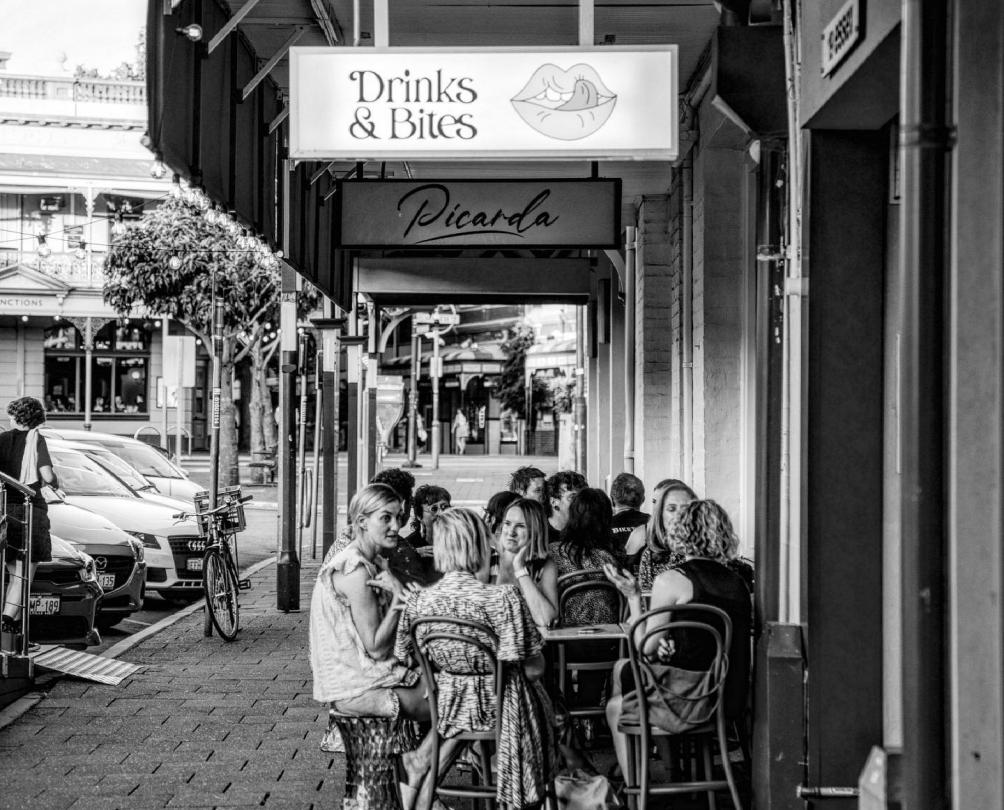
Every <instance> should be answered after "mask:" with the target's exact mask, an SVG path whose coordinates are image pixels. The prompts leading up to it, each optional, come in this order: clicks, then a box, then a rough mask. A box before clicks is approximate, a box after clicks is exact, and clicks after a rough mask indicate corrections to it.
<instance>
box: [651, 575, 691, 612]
mask: <svg viewBox="0 0 1004 810" xmlns="http://www.w3.org/2000/svg"><path fill="white" fill-rule="evenodd" d="M693 598H694V585H693V583H692V582H691V581H690V580H689V579H688V578H687V577H686V576H684V575H683V574H682V573H681V572H680V571H677V570H676V569H675V568H670V569H669V570H667V571H663V572H662V573H661V574H659V575H658V576H657V577H656V578H655V581H654V582H653V583H652V607H657V606H662V605H681V604H684V603H686V602H689V601H690V600H691V599H693Z"/></svg>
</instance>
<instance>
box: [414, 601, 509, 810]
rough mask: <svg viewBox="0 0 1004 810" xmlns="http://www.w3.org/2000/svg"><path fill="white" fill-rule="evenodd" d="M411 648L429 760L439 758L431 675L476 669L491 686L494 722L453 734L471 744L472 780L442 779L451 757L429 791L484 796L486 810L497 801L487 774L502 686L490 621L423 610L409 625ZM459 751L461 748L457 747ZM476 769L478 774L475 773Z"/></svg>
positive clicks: (497, 728)
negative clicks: (423, 701)
mask: <svg viewBox="0 0 1004 810" xmlns="http://www.w3.org/2000/svg"><path fill="white" fill-rule="evenodd" d="M410 633H411V640H412V648H413V649H414V651H415V657H416V658H417V659H418V664H419V667H420V668H421V671H422V677H423V678H424V679H425V683H426V684H427V685H428V692H427V699H428V701H429V715H430V720H431V722H432V729H433V731H434V732H435V734H434V735H433V747H432V761H433V762H434V763H439V751H440V745H441V740H440V735H439V702H438V698H439V690H438V688H437V687H436V676H437V675H439V674H441V673H445V674H450V675H460V676H470V675H481V676H484V677H490V678H491V681H492V684H493V686H494V691H495V707H496V710H495V726H494V728H492V729H490V730H488V731H469V732H463V733H461V734H459V735H457V738H458V739H460V740H463V741H464V742H466V743H468V746H469V747H470V748H471V749H472V750H473V752H474V754H475V757H476V762H477V768H476V770H475V772H474V778H475V780H477V781H476V783H475V784H473V785H455V784H450V785H446V784H443V781H444V778H445V777H446V776H447V774H448V773H449V771H450V768H451V767H452V766H453V764H454V762H455V761H456V758H454V759H453V760H452V761H451V762H449V763H447V767H446V768H443V769H442V771H441V772H440V771H439V770H438V769H437V771H436V781H435V787H434V790H433V794H434V796H439V797H445V796H448V797H451V798H463V799H473V800H475V801H478V800H480V801H482V802H485V803H486V805H487V807H488V808H489V810H491V809H492V808H494V806H495V801H496V785H495V783H494V780H493V779H492V768H491V749H492V744H493V743H496V742H497V741H498V737H499V731H500V729H501V726H502V692H503V689H504V687H505V665H504V663H503V662H501V661H499V660H498V657H497V656H496V654H495V651H496V649H498V636H497V635H496V634H495V631H493V630H492V629H491V628H490V627H488V626H487V625H485V624H482V623H480V622H475V621H470V620H468V619H458V618H453V617H451V616H422V617H421V618H419V619H417V620H416V621H414V622H413V623H412V625H411V629H410ZM456 753H457V754H458V755H459V753H460V751H457V752H456ZM479 772H480V778H479V776H478V773H479Z"/></svg>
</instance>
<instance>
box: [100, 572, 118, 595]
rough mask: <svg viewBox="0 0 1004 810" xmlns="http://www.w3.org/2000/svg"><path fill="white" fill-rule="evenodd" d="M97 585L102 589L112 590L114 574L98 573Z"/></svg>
mask: <svg viewBox="0 0 1004 810" xmlns="http://www.w3.org/2000/svg"><path fill="white" fill-rule="evenodd" d="M98 585H100V586H101V590H103V591H110V590H113V589H114V588H115V574H98Z"/></svg>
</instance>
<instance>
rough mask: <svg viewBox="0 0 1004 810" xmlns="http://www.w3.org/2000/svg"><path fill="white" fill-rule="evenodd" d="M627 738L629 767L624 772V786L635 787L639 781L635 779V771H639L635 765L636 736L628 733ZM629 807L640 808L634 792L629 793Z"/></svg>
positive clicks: (632, 808)
mask: <svg viewBox="0 0 1004 810" xmlns="http://www.w3.org/2000/svg"><path fill="white" fill-rule="evenodd" d="M626 739H627V769H626V771H625V773H623V774H622V776H623V777H624V787H625V788H633V787H637V786H638V783H637V782H636V781H635V773H637V770H636V767H635V743H636V739H637V738H636V737H635V736H634V735H631V734H629V735H626ZM627 800H628V808H629V810H638V797H637V796H635V795H634V794H632V793H628V794H627Z"/></svg>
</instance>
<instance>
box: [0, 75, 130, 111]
mask: <svg viewBox="0 0 1004 810" xmlns="http://www.w3.org/2000/svg"><path fill="white" fill-rule="evenodd" d="M0 98H18V99H37V100H43V99H44V100H47V101H74V102H92V103H98V104H137V105H139V104H146V84H144V83H143V82H133V81H111V80H108V79H72V78H62V77H58V76H56V77H53V76H19V75H11V74H5V73H4V74H0Z"/></svg>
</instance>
